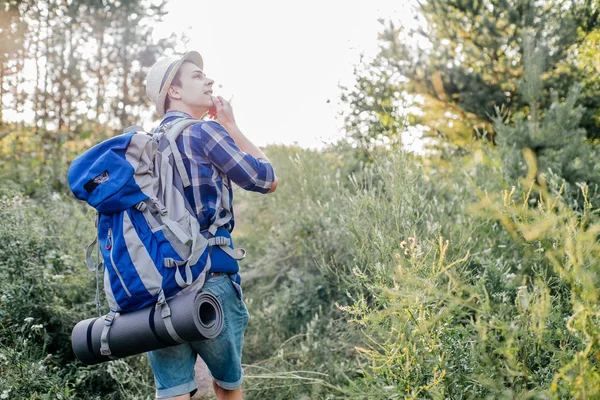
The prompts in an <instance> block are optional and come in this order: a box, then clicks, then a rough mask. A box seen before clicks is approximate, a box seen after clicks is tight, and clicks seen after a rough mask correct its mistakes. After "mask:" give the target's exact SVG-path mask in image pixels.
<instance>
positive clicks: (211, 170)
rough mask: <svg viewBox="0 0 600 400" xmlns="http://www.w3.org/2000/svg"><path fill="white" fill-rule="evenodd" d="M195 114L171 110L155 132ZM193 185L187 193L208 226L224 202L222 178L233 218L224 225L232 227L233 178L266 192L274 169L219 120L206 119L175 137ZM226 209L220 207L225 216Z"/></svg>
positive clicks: (269, 187)
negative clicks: (241, 145) (244, 148)
mask: <svg viewBox="0 0 600 400" xmlns="http://www.w3.org/2000/svg"><path fill="white" fill-rule="evenodd" d="M181 117H185V118H192V116H190V115H189V114H187V113H185V112H182V111H173V110H171V111H168V112H167V113H166V114H165V115H164V117H163V120H162V121H161V123H160V125H159V127H158V128H157V129H156V130H155V132H156V131H157V130H158V129H159V128H160V126H162V125H163V124H165V123H168V122H170V121H173V120H174V119H176V118H181ZM176 143H177V147H178V148H179V151H180V152H181V156H182V158H183V163H184V165H185V168H186V170H187V172H188V174H189V176H190V181H191V185H190V186H189V187H187V188H186V189H185V191H184V192H185V197H186V198H187V200H188V202H189V204H190V205H191V206H192V208H193V209H194V212H195V214H196V218H197V219H198V221H199V223H200V229H201V230H204V229H208V227H209V226H210V225H211V224H212V223H213V222H214V221H215V217H216V213H217V210H219V209H220V208H221V207H220V204H221V193H222V190H223V182H225V184H226V189H227V190H228V191H229V201H230V207H229V208H230V210H231V214H232V217H231V220H230V221H229V222H228V223H227V224H225V225H224V226H223V227H224V228H225V229H227V231H229V232H231V231H233V227H234V224H235V221H234V217H233V215H234V212H233V204H232V203H233V187H232V185H231V181H233V182H234V183H236V184H237V185H238V186H240V187H241V188H243V189H245V190H251V191H254V192H260V193H267V192H268V191H269V190H270V189H271V187H272V186H273V182H274V180H275V172H274V171H273V166H272V165H271V163H269V162H268V161H267V160H264V159H261V158H255V157H253V156H252V155H250V154H248V153H245V152H243V151H242V150H240V148H239V147H237V145H236V144H235V142H234V141H233V139H232V138H231V136H230V135H229V133H228V132H227V131H226V130H225V128H223V126H222V125H221V124H219V123H218V122H216V121H210V120H209V121H206V122H204V123H202V124H194V125H192V126H190V127H189V128H186V129H185V130H184V131H183V132H182V133H181V134H180V135H179V136H178V137H177V140H176ZM224 215H225V211H222V210H221V215H220V216H219V217H222V216H224Z"/></svg>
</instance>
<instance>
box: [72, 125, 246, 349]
mask: <svg viewBox="0 0 600 400" xmlns="http://www.w3.org/2000/svg"><path fill="white" fill-rule="evenodd" d="M200 122H202V121H201V120H195V119H187V118H186V119H178V120H175V121H174V122H172V123H170V124H166V125H164V126H163V127H161V130H160V131H158V132H156V133H155V134H154V135H153V134H150V133H147V132H145V131H144V130H143V128H141V127H139V126H134V127H129V128H127V129H125V131H124V133H123V134H121V135H118V136H115V137H112V138H110V139H107V140H105V141H103V142H101V143H99V144H97V145H96V146H94V147H92V148H90V149H89V150H87V151H86V152H84V153H83V154H81V155H80V156H79V157H77V158H75V159H74V160H73V162H72V163H71V165H70V167H69V173H68V179H69V186H70V187H71V191H72V192H73V194H74V195H75V197H77V198H78V199H80V200H84V201H86V202H87V203H88V204H89V205H91V206H92V207H94V208H95V209H96V210H97V219H96V227H97V233H98V235H97V237H96V238H95V239H94V241H93V242H92V243H91V244H90V245H89V246H88V248H87V251H86V263H87V265H88V267H89V268H90V269H91V270H95V271H97V273H98V271H99V270H100V268H101V267H102V264H103V265H104V292H105V294H106V298H107V300H108V305H109V307H110V313H109V314H108V315H107V316H105V325H106V326H105V332H104V334H103V339H104V340H103V341H102V343H103V348H102V349H101V352H102V353H103V354H105V355H110V350H109V349H108V343H107V340H106V338H107V335H108V330H109V329H110V325H111V324H112V320H113V319H114V318H115V316H116V315H117V314H118V313H123V312H130V311H135V310H138V309H141V308H144V307H146V306H148V305H150V304H153V303H156V304H157V307H161V312H162V316H163V319H164V320H165V324H166V326H167V327H168V328H169V331H170V332H169V333H171V336H173V338H174V339H175V340H176V341H178V342H179V341H181V339H179V338H178V337H177V334H176V333H175V331H174V330H172V324H171V321H170V309H169V307H168V304H167V300H168V299H169V298H171V297H173V296H175V295H177V294H180V293H182V292H183V291H185V290H184V289H186V288H190V289H191V288H192V287H198V288H199V287H201V286H202V284H203V283H204V280H205V276H206V272H207V271H208V270H209V268H210V256H209V253H210V252H209V248H210V246H213V245H216V246H219V247H220V248H221V249H223V250H224V251H225V252H226V253H227V254H229V255H230V256H231V257H233V258H235V259H236V260H239V259H242V258H244V256H245V252H244V251H243V249H239V250H241V253H240V252H238V251H235V250H233V248H232V246H231V242H230V240H229V239H228V238H226V237H214V235H215V233H216V231H217V229H218V228H219V227H221V226H222V225H224V224H225V223H226V222H228V220H229V218H230V213H229V209H228V205H226V204H227V203H228V199H226V198H223V201H222V206H224V210H225V211H226V213H225V214H226V217H225V218H220V219H218V220H217V221H215V223H214V224H213V225H212V226H211V227H210V228H209V230H208V232H209V237H208V238H206V237H204V235H203V234H202V233H201V232H200V226H199V223H198V220H197V219H196V217H195V216H194V215H193V214H192V213H191V212H190V209H189V208H188V207H189V204H188V207H186V199H185V197H184V195H183V188H185V187H187V186H189V185H190V179H189V177H188V174H187V171H186V170H185V166H184V164H183V160H182V157H181V154H180V152H179V150H178V148H177V144H176V142H175V140H176V138H177V136H178V135H179V134H180V133H181V132H182V131H183V130H184V129H185V128H187V127H188V126H190V125H192V124H195V123H200ZM159 149H160V150H159ZM223 192H224V194H225V195H226V194H227V193H225V192H227V191H226V190H224V191H223ZM217 215H219V214H217ZM96 244H98V247H99V251H100V252H101V255H102V260H103V262H102V261H101V262H100V263H99V264H98V265H94V263H93V261H92V252H93V249H94V247H95V245H96ZM98 295H99V294H98V293H97V299H96V301H97V302H98V297H99V296H98ZM171 331H172V332H171Z"/></svg>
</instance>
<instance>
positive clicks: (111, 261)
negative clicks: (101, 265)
mask: <svg viewBox="0 0 600 400" xmlns="http://www.w3.org/2000/svg"><path fill="white" fill-rule="evenodd" d="M108 239H109V240H110V263H111V264H112V267H113V269H114V270H115V273H116V274H117V276H118V277H119V280H120V281H121V285H122V286H123V289H125V293H126V294H127V296H129V297H131V293H129V290H128V289H127V286H125V281H123V277H122V276H121V273H120V272H119V270H118V269H117V266H116V265H115V261H114V260H113V249H114V247H115V246H114V243H113V237H112V229H111V228H108Z"/></svg>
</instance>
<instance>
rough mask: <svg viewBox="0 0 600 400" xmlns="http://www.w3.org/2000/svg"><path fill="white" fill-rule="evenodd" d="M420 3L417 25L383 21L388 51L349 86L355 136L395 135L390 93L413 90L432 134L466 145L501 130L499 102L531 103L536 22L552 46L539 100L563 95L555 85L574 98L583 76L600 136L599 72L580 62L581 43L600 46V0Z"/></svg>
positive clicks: (415, 120) (408, 95) (510, 106)
mask: <svg viewBox="0 0 600 400" xmlns="http://www.w3.org/2000/svg"><path fill="white" fill-rule="evenodd" d="M418 4H419V5H418V7H417V9H416V15H417V18H420V20H421V23H420V25H419V26H418V27H417V28H410V29H409V28H407V27H404V26H399V25H398V24H395V23H394V22H393V21H381V23H382V24H383V31H382V33H381V35H380V45H381V46H380V52H379V54H378V55H377V57H376V59H375V60H374V61H373V63H372V64H370V65H368V66H366V67H365V68H364V69H361V70H358V71H357V82H358V83H357V85H356V86H355V87H353V88H344V89H345V92H344V95H343V100H344V101H346V102H347V103H348V104H349V105H350V109H351V110H352V114H350V115H346V116H345V117H346V127H347V129H348V131H349V133H350V134H351V135H352V136H353V137H355V138H357V137H360V136H361V134H364V133H365V132H366V134H367V135H369V136H371V137H375V138H377V137H380V136H381V135H386V134H387V133H386V132H387V131H386V129H384V127H385V125H384V124H381V121H382V120H384V118H385V114H386V113H388V114H390V112H389V107H384V105H386V102H389V101H390V99H393V100H394V101H395V102H396V103H400V104H401V100H402V99H404V100H405V101H406V102H407V103H408V104H409V105H414V106H415V107H417V108H418V109H420V110H421V112H418V113H412V114H410V115H408V122H409V124H410V125H412V126H418V125H422V130H423V132H424V134H425V135H426V136H432V137H436V138H438V137H441V138H446V139H450V141H451V142H452V143H453V144H455V145H457V146H463V145H465V144H467V143H468V142H470V141H471V140H472V139H473V137H481V136H482V135H480V133H481V132H487V133H489V135H484V136H485V137H487V138H490V139H492V140H494V135H493V133H494V128H493V125H492V123H491V122H492V121H491V119H490V117H489V116H490V115H493V113H494V108H495V107H496V106H503V107H504V109H507V110H510V111H511V112H513V113H514V112H517V111H524V112H526V110H527V108H528V107H529V105H528V102H527V101H525V100H524V99H523V98H522V96H521V94H520V92H519V90H517V85H518V82H519V80H520V79H521V78H522V77H523V74H524V67H523V56H524V55H523V43H522V37H523V35H522V33H523V31H524V30H526V29H531V30H532V31H533V32H535V36H536V39H538V40H540V39H544V43H545V46H546V48H545V51H546V54H547V60H546V61H547V68H546V70H545V74H544V76H543V77H542V83H543V93H542V96H541V97H540V98H539V100H538V101H539V103H540V104H539V105H540V106H541V107H542V108H547V107H548V106H549V105H550V104H551V103H552V101H553V99H552V94H551V92H554V93H556V94H557V95H558V97H559V98H566V96H567V95H568V93H569V88H570V87H572V86H573V85H574V84H575V83H576V82H580V81H581V82H583V86H584V88H585V91H584V92H580V95H579V97H578V101H579V102H580V103H581V104H583V105H584V106H585V107H586V115H585V119H584V120H583V121H582V122H583V123H584V128H585V129H586V131H587V137H588V138H594V137H600V109H599V108H598V98H600V84H598V83H597V82H598V80H597V78H594V76H597V75H598V74H590V73H584V70H585V68H582V67H578V65H581V64H582V61H581V57H582V55H581V51H580V50H582V49H583V48H585V47H586V46H587V49H588V53H595V54H597V51H598V49H597V47H596V48H593V44H592V43H590V42H589V38H590V35H594V34H597V32H598V31H599V30H598V29H599V22H600V20H599V13H600V5H599V4H598V2H596V1H589V0H548V1H545V2H539V1H533V0H497V1H492V0H420V1H419V2H418ZM586 43H587V44H586ZM596 43H597V42H596ZM583 64H586V63H585V62H583ZM588 70H589V68H588ZM594 79H596V80H595V81H594ZM594 82H595V83H594ZM551 89H552V90H551ZM398 94H399V95H400V97H401V99H398ZM391 95H395V97H391ZM396 114H397V113H396ZM390 116H391V117H392V118H394V117H396V115H395V114H394V113H391V114H390ZM392 133H393V134H396V132H394V131H392Z"/></svg>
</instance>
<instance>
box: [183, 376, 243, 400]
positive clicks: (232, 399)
mask: <svg viewBox="0 0 600 400" xmlns="http://www.w3.org/2000/svg"><path fill="white" fill-rule="evenodd" d="M212 384H213V389H215V394H216V395H217V400H242V399H243V397H242V388H237V389H234V390H227V389H223V388H222V387H221V386H219V385H217V383H216V382H215V381H214V380H213V381H212ZM177 400H179V399H177Z"/></svg>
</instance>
